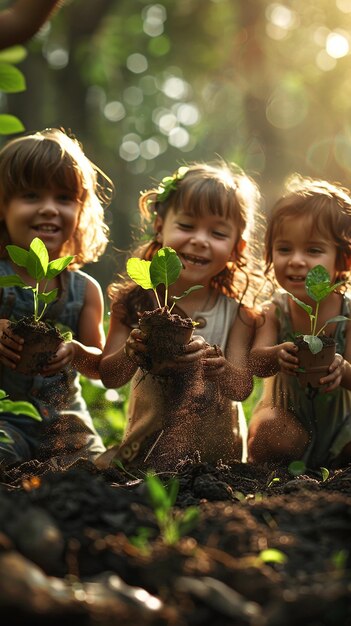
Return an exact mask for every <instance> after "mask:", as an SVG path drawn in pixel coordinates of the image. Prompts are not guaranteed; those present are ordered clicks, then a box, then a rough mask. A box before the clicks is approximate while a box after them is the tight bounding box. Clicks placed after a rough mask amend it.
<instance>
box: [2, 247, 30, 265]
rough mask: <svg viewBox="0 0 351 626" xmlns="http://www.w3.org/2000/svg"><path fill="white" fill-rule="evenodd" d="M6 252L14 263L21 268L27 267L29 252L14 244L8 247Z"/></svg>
mask: <svg viewBox="0 0 351 626" xmlns="http://www.w3.org/2000/svg"><path fill="white" fill-rule="evenodd" d="M6 250H7V252H8V253H9V257H10V259H11V261H13V262H14V263H15V264H16V265H18V266H19V267H27V262H28V256H29V252H28V250H25V249H24V248H20V247H19V246H14V245H12V244H10V245H8V246H6Z"/></svg>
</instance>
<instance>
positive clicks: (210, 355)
mask: <svg viewBox="0 0 351 626" xmlns="http://www.w3.org/2000/svg"><path fill="white" fill-rule="evenodd" d="M202 363H203V366H204V372H205V376H206V378H219V377H220V376H222V375H223V374H224V372H225V368H226V364H227V360H226V358H225V356H224V355H223V352H222V350H221V348H220V347H219V346H208V348H207V349H206V351H205V358H204V359H202Z"/></svg>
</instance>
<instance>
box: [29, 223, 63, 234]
mask: <svg viewBox="0 0 351 626" xmlns="http://www.w3.org/2000/svg"><path fill="white" fill-rule="evenodd" d="M33 230H35V231H37V232H40V233H50V234H51V233H57V232H58V230H59V228H58V226H55V225H54V224H39V225H38V226H33Z"/></svg>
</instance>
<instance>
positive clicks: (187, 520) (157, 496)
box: [145, 472, 199, 545]
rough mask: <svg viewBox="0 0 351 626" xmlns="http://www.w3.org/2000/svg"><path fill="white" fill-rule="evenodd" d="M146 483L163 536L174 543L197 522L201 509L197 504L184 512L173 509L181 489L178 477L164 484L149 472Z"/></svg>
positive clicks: (169, 542) (164, 539)
mask: <svg viewBox="0 0 351 626" xmlns="http://www.w3.org/2000/svg"><path fill="white" fill-rule="evenodd" d="M145 483H146V487H147V490H148V496H149V499H150V502H151V505H152V507H153V511H154V514H155V517H156V520H157V523H158V526H159V529H160V532H161V537H162V539H163V541H164V543H165V544H166V545H174V544H176V543H177V542H178V541H179V539H180V538H181V537H183V536H184V535H185V534H186V533H187V532H189V531H190V530H191V529H192V528H193V527H194V525H195V524H196V523H197V521H198V519H199V510H198V509H197V507H195V506H190V507H188V508H187V509H185V510H184V511H182V512H176V511H174V510H173V506H174V505H175V502H176V499H177V495H178V491H179V480H178V479H177V478H175V477H173V478H171V479H170V480H169V481H168V483H167V485H164V484H163V483H162V481H161V480H160V479H159V478H158V476H156V475H155V474H152V473H151V472H148V473H147V474H146V479H145Z"/></svg>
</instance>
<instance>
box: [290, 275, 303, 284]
mask: <svg viewBox="0 0 351 626" xmlns="http://www.w3.org/2000/svg"><path fill="white" fill-rule="evenodd" d="M288 280H291V281H292V282H293V283H304V282H305V276H288Z"/></svg>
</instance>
